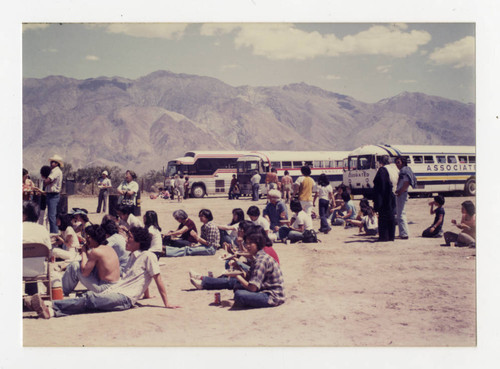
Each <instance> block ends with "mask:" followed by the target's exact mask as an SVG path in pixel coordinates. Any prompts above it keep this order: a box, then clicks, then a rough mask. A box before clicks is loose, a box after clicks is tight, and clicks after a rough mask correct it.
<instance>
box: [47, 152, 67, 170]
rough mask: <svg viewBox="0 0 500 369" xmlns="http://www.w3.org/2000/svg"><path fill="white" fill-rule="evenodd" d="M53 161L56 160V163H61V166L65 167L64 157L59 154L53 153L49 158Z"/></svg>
mask: <svg viewBox="0 0 500 369" xmlns="http://www.w3.org/2000/svg"><path fill="white" fill-rule="evenodd" d="M51 161H55V162H56V163H59V165H60V166H61V168H62V167H64V161H63V159H62V158H61V157H60V156H59V155H57V154H55V155H52V157H51V158H49V163H50V162H51Z"/></svg>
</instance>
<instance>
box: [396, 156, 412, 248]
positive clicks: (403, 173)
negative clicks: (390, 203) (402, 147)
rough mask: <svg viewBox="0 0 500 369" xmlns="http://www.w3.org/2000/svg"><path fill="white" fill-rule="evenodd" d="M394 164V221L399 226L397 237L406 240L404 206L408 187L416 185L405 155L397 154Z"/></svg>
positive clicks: (406, 226) (406, 230)
mask: <svg viewBox="0 0 500 369" xmlns="http://www.w3.org/2000/svg"><path fill="white" fill-rule="evenodd" d="M396 166H397V167H398V169H399V176H398V184H397V187H396V192H395V195H396V222H397V224H398V228H399V238H401V239H402V240H407V239H408V237H409V234H408V222H407V220H406V212H405V206H406V202H407V201H408V188H409V187H410V186H412V187H415V186H416V185H417V179H416V178H415V174H413V171H412V170H411V169H410V167H408V161H407V159H406V158H405V157H402V156H399V157H398V158H396Z"/></svg>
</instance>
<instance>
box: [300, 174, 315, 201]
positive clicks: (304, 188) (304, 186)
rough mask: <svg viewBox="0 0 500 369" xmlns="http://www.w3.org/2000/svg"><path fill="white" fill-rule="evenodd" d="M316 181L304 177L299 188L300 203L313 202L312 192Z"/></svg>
mask: <svg viewBox="0 0 500 369" xmlns="http://www.w3.org/2000/svg"><path fill="white" fill-rule="evenodd" d="M313 186H314V180H313V179H312V178H311V177H304V180H303V181H302V182H301V183H300V187H299V200H300V201H313V197H312V190H313Z"/></svg>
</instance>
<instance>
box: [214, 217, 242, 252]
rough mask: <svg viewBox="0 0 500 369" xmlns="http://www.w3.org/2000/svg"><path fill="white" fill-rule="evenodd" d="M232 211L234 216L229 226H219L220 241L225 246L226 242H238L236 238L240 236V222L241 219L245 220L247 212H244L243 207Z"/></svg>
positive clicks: (230, 243)
mask: <svg viewBox="0 0 500 369" xmlns="http://www.w3.org/2000/svg"><path fill="white" fill-rule="evenodd" d="M232 213H233V218H232V219H231V223H229V224H228V225H227V226H225V225H218V226H217V227H218V228H219V230H220V234H221V236H220V243H221V246H222V247H224V244H225V243H228V244H229V245H235V244H236V238H237V237H238V224H239V223H240V222H241V221H243V220H245V213H244V212H243V209H240V208H235V209H233V212H232ZM226 247H227V246H226Z"/></svg>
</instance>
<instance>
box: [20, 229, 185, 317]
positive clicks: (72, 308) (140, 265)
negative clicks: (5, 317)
mask: <svg viewBox="0 0 500 369" xmlns="http://www.w3.org/2000/svg"><path fill="white" fill-rule="evenodd" d="M150 245H151V235H150V234H149V232H148V230H147V229H145V228H137V227H132V228H131V229H130V236H129V238H128V240H127V250H128V251H129V252H130V253H131V255H130V258H129V261H128V263H127V267H126V269H125V275H124V277H123V278H122V279H121V280H120V281H119V282H118V283H115V284H113V285H112V286H111V287H109V288H107V289H106V290H104V291H102V292H99V293H96V292H92V291H89V292H86V293H85V294H83V295H82V296H81V297H77V298H72V299H64V300H54V301H52V304H51V306H47V305H45V303H44V302H43V300H42V298H41V296H40V295H39V294H36V295H34V296H31V297H28V298H26V299H27V300H28V301H26V305H27V306H31V307H32V308H33V310H35V311H36V312H37V314H38V317H39V318H44V319H49V318H51V317H62V316H67V315H73V314H84V313H90V312H102V311H123V310H127V309H130V308H132V307H133V306H134V305H135V304H136V302H137V301H138V300H139V299H140V298H141V296H144V298H150V297H151V296H150V295H149V290H148V287H149V285H150V283H151V281H152V280H153V279H154V281H155V282H156V286H157V287H158V292H159V293H160V296H161V298H162V301H163V305H164V306H165V308H167V309H176V308H179V306H175V305H170V304H169V302H168V299H167V291H166V289H165V285H164V284H163V280H162V278H161V274H160V267H159V264H158V260H157V258H156V256H155V255H154V254H153V253H151V252H149V251H148V249H149V247H150ZM49 305H50V303H49Z"/></svg>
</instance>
